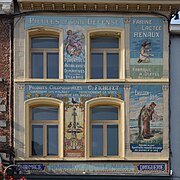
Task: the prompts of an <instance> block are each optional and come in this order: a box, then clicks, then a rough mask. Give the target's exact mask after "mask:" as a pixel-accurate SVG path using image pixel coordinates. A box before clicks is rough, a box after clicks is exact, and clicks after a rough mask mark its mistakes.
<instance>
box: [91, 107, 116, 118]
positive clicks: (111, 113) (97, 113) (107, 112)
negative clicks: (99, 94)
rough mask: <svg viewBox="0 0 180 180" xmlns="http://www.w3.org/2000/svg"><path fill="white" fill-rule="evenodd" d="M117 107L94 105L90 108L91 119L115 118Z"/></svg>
mask: <svg viewBox="0 0 180 180" xmlns="http://www.w3.org/2000/svg"><path fill="white" fill-rule="evenodd" d="M117 119H118V108H117V107H114V106H96V107H93V108H92V120H117Z"/></svg>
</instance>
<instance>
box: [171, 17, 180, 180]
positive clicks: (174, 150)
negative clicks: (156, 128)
mask: <svg viewBox="0 0 180 180" xmlns="http://www.w3.org/2000/svg"><path fill="white" fill-rule="evenodd" d="M177 22H178V20H177V21H173V24H171V29H170V30H171V31H170V32H171V49H170V79H171V81H170V111H171V116H170V127H171V128H170V129H171V130H170V142H171V168H172V172H173V179H175V180H178V179H179V178H180V172H179V168H178V166H179V157H178V153H179V148H180V143H179V141H177V139H178V138H179V136H180V131H179V121H178V119H179V117H180V114H179V109H178V108H179V102H180V99H179V97H178V96H177V95H178V92H179V89H180V84H179V81H178V78H177V77H179V75H178V74H179V51H178V47H179V45H180V24H178V23H177Z"/></svg>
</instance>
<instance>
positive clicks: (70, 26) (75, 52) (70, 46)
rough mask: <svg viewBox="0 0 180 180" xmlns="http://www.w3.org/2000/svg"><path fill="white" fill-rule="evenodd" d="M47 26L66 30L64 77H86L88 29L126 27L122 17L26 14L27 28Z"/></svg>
mask: <svg viewBox="0 0 180 180" xmlns="http://www.w3.org/2000/svg"><path fill="white" fill-rule="evenodd" d="M37 26H41V27H42V26H45V27H55V28H60V29H63V31H64V79H85V57H86V54H85V47H86V44H87V42H86V38H85V37H86V36H87V30H89V29H91V28H124V19H123V18H121V17H103V16H101V17H100V16H26V17H25V29H28V28H32V27H37Z"/></svg>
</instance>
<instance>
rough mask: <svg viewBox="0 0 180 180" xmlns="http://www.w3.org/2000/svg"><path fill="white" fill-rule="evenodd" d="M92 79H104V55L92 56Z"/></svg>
mask: <svg viewBox="0 0 180 180" xmlns="http://www.w3.org/2000/svg"><path fill="white" fill-rule="evenodd" d="M91 79H103V54H102V53H92V54H91Z"/></svg>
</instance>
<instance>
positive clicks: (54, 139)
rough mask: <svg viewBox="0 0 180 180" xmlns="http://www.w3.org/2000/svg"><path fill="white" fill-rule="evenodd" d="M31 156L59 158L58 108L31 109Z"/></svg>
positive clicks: (39, 107)
mask: <svg viewBox="0 0 180 180" xmlns="http://www.w3.org/2000/svg"><path fill="white" fill-rule="evenodd" d="M31 155H32V156H58V108H57V107H53V106H36V107H32V108H31Z"/></svg>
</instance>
